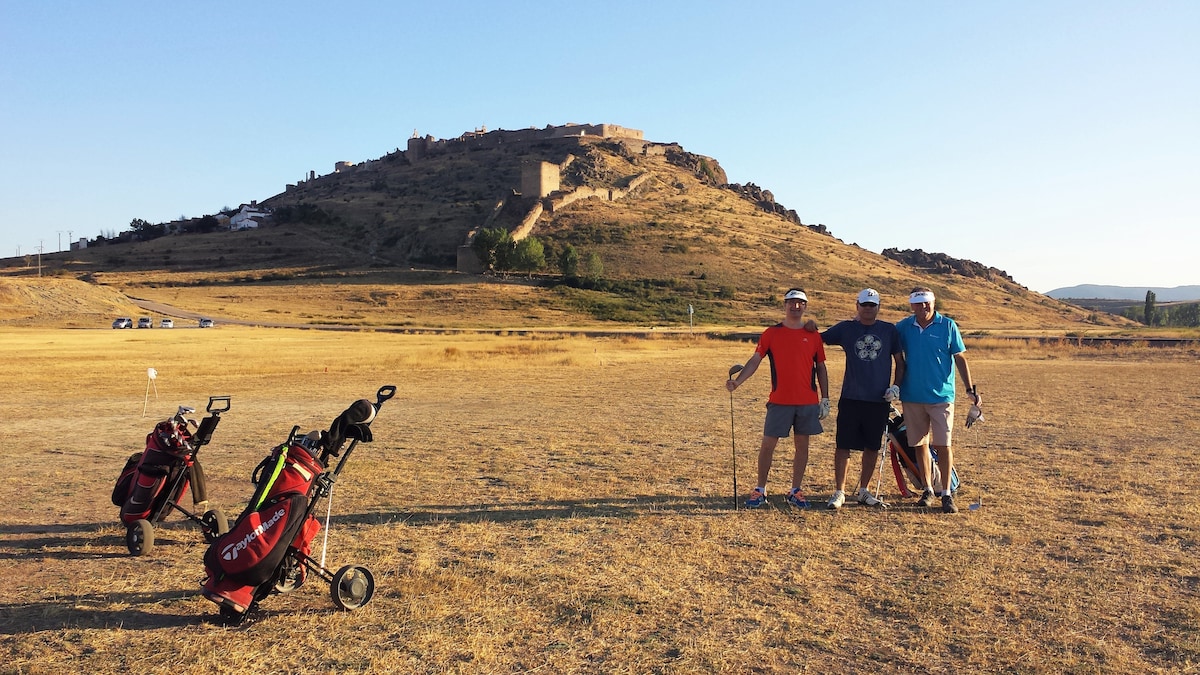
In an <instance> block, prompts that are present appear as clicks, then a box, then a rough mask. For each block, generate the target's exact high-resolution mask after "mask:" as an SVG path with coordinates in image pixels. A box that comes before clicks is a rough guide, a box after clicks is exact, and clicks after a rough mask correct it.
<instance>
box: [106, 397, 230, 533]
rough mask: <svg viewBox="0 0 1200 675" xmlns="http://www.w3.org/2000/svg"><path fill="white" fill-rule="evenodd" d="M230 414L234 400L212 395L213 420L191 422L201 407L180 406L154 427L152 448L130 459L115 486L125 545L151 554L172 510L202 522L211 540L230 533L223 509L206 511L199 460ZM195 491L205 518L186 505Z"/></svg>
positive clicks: (195, 504) (149, 445)
mask: <svg viewBox="0 0 1200 675" xmlns="http://www.w3.org/2000/svg"><path fill="white" fill-rule="evenodd" d="M227 410H229V397H228V396H213V397H210V398H209V400H208V413H209V416H208V417H206V418H204V420H203V421H202V422H201V423H200V424H199V425H197V424H196V421H195V420H191V419H188V418H187V415H189V414H191V413H193V412H195V409H194V408H189V407H187V406H180V407H179V410H178V412H176V413H175V415H174V416H172V417H171V418H170V419H167V420H164V421H162V422H159V423H158V424H156V425H154V430H153V431H151V432H150V433H149V434H147V435H146V449H145V450H144V451H142V452H137V453H134V454H133V455H130V457H129V459H128V460H126V462H125V467H124V468H123V469H122V470H121V473H120V475H119V476H118V477H117V484H116V486H115V487H113V493H112V502H113V505H115V506H119V507H121V514H120V518H121V522H122V523H124V524H125V527H126V534H125V545H126V546H127V547H128V548H129V552H130V553H132V554H133V555H145V554H146V553H149V552H150V551H151V550H152V549H153V548H154V525H155V524H158V523H162V522H163V521H164V520H165V519H166V517H167V516H168V515H169V514H170V513H171V510H172V509H174V510H177V511H179V512H180V513H182V514H183V515H184V516H185V517H186V518H187V519H188V520H191V521H193V522H196V523H197V524H199V525H200V529H201V531H202V532H203V533H204V537H205V540H206V541H212V540H213V539H215V538H216V536H217V535H219V534H222V533H224V532H225V530H227V529H229V523H228V521H227V520H226V519H225V514H224V513H222V512H221V510H220V509H212V510H205V509H207V506H208V494H207V492H208V491H207V487H206V485H205V480H204V470H203V468H202V467H201V466H200V460H199V459H198V458H197V454H198V453H199V451H200V448H201V447H203V446H204V445H207V444H208V442H209V441H210V440H212V433H213V430H214V429H216V428H217V424H218V423H219V422H220V421H221V413H223V412H225V411H227ZM189 427H195V428H196V432H195V433H192V430H191V428H189ZM189 487H190V488H191V490H192V505H193V509H194V510H196V511H202V510H205V511H204V515H203V516H197V515H196V514H195V513H193V512H192V511H189V510H187V509H185V508H183V507H182V506H180V501H181V500H182V499H183V493H184V492H186V491H187V489H188V488H189Z"/></svg>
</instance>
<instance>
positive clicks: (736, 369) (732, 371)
mask: <svg viewBox="0 0 1200 675" xmlns="http://www.w3.org/2000/svg"><path fill="white" fill-rule="evenodd" d="M742 368H744V366H743V365H742V364H740V363H735V364H733V365H732V366H729V379H731V380H732V379H733V376H734V375H737V374H738V373H740V372H742Z"/></svg>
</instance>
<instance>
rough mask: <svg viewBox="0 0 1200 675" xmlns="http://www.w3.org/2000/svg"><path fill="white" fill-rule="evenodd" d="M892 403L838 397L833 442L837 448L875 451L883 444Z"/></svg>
mask: <svg viewBox="0 0 1200 675" xmlns="http://www.w3.org/2000/svg"><path fill="white" fill-rule="evenodd" d="M891 409H892V405H891V404H890V403H888V402H887V401H879V402H875V401H855V400H853V399H848V398H842V399H838V404H837V432H836V434H835V436H834V444H835V445H836V446H837V449H838V450H867V451H876V450H879V448H880V447H881V446H882V445H883V432H884V430H885V429H887V423H888V414H889V413H890V412H891Z"/></svg>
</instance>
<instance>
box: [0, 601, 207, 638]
mask: <svg viewBox="0 0 1200 675" xmlns="http://www.w3.org/2000/svg"><path fill="white" fill-rule="evenodd" d="M195 595H196V594H195V593H190V592H183V591H165V592H159V593H87V594H82V595H64V596H61V597H59V598H56V599H55V600H41V601H37V602H29V603H12V604H4V605H0V635H22V634H28V633H37V632H39V631H47V630H62V629H64V628H75V629H81V628H120V629H122V630H154V629H161V628H177V627H183V626H194V625H196V624H199V623H203V622H205V620H206V619H207V617H203V616H197V615H196V614H195V612H188V613H187V614H169V613H161V612H147V611H143V610H142V609H139V607H144V606H146V605H154V604H156V603H161V602H174V601H183V600H191V599H192V598H193V597H195ZM114 605H133V607H119V608H118V607H114Z"/></svg>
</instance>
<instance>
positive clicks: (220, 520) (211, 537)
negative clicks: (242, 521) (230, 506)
mask: <svg viewBox="0 0 1200 675" xmlns="http://www.w3.org/2000/svg"><path fill="white" fill-rule="evenodd" d="M200 523H201V525H203V526H204V541H205V542H206V543H209V544H211V543H213V542H214V541H216V540H217V537H219V536H221V535H223V534H225V533H226V532H228V531H229V519H228V518H226V517H225V512H224V511H222V510H221V509H212V510H210V511H205V512H204V515H203V516H201V517H200Z"/></svg>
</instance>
